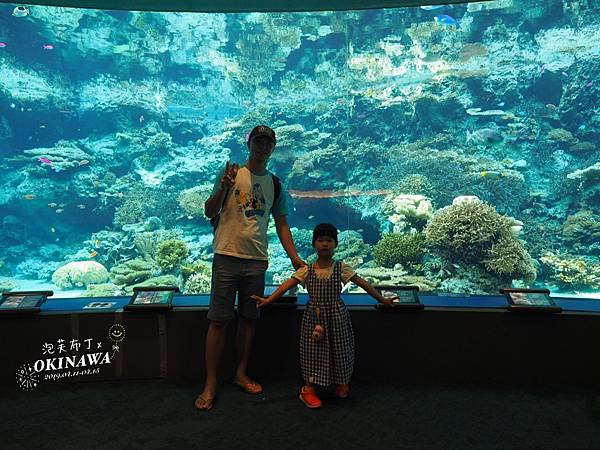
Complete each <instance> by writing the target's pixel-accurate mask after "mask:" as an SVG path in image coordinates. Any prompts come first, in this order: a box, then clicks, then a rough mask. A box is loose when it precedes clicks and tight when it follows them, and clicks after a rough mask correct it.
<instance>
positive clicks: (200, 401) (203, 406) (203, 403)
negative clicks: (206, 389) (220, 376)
mask: <svg viewBox="0 0 600 450" xmlns="http://www.w3.org/2000/svg"><path fill="white" fill-rule="evenodd" d="M214 401H215V399H214V398H205V397H202V394H200V395H199V396H198V397H197V398H196V401H195V402H194V406H195V407H196V409H198V410H200V411H210V410H211V409H212V407H213V403H214Z"/></svg>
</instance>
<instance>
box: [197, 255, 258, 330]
mask: <svg viewBox="0 0 600 450" xmlns="http://www.w3.org/2000/svg"><path fill="white" fill-rule="evenodd" d="M267 266H268V263H267V261H259V260H256V259H243V258H236V257H234V256H226V255H218V254H215V255H214V258H213V265H212V281H211V288H210V291H211V292H210V307H209V308H208V316H207V317H208V319H209V320H215V321H227V320H231V319H233V317H234V312H233V308H234V305H235V294H236V293H237V295H238V314H239V315H240V316H242V317H244V318H246V319H258V309H257V308H256V302H255V301H254V300H252V299H251V298H250V296H251V295H253V294H256V295H259V296H261V297H262V296H263V294H264V291H265V272H266V271H267Z"/></svg>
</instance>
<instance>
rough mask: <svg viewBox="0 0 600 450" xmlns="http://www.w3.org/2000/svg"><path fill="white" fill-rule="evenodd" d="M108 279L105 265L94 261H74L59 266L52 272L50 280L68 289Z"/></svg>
mask: <svg viewBox="0 0 600 450" xmlns="http://www.w3.org/2000/svg"><path fill="white" fill-rule="evenodd" d="M106 281H108V271H107V270H106V267H104V266H103V265H102V264H100V263H98V262H96V261H75V262H70V263H68V264H66V265H64V266H62V267H59V268H58V269H57V270H56V271H55V272H54V273H53V274H52V282H53V283H54V284H56V285H57V286H58V287H59V288H62V289H68V288H73V287H83V286H88V285H90V284H99V283H104V282H106Z"/></svg>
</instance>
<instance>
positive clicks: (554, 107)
mask: <svg viewBox="0 0 600 450" xmlns="http://www.w3.org/2000/svg"><path fill="white" fill-rule="evenodd" d="M546 108H547V109H549V110H550V111H556V110H557V109H558V106H556V105H554V104H552V103H548V104H547V105H546Z"/></svg>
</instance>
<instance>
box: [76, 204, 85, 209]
mask: <svg viewBox="0 0 600 450" xmlns="http://www.w3.org/2000/svg"><path fill="white" fill-rule="evenodd" d="M77 207H78V208H79V209H85V205H83V204H79V205H77Z"/></svg>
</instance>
